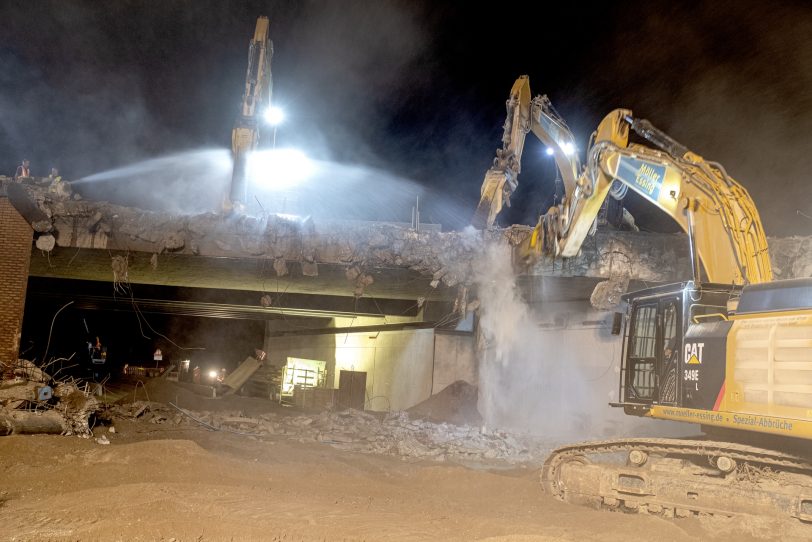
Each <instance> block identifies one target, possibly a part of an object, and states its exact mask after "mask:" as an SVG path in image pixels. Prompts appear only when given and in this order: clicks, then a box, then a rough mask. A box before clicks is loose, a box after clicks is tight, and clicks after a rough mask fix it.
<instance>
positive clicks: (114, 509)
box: [0, 398, 810, 542]
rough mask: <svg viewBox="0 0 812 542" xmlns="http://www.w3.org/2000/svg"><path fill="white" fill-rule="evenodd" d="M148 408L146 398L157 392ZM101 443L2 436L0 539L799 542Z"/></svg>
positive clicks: (270, 458) (476, 480)
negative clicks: (729, 541) (759, 541)
mask: <svg viewBox="0 0 812 542" xmlns="http://www.w3.org/2000/svg"><path fill="white" fill-rule="evenodd" d="M153 400H154V398H153ZM95 433H96V435H97V436H98V435H101V434H104V435H105V436H106V437H107V438H108V440H109V441H110V444H108V445H102V444H99V443H98V442H97V441H96V440H95V439H93V438H91V439H82V438H78V437H65V436H46V435H14V436H8V437H0V540H9V541H50V540H52V541H94V540H104V541H107V540H110V541H116V540H123V541H124V540H126V541H176V542H180V541H201V542H202V541H220V540H223V541H298V540H303V541H311V540H314V541H356V540H366V541H378V540H408V541H411V540H460V541H463V540H465V541H468V540H487V541H505V542H507V541H510V542H537V541H565V540H566V541H570V540H571V541H598V540H599V541H614V540H617V541H623V542H629V541H636V540H639V541H643V540H646V541H648V540H652V539H656V540H658V542H670V541H674V542H677V541H680V542H681V541H689V540H737V541H748V540H765V539H776V540H777V539H781V540H804V539H808V538H809V533H810V532H809V531H804V530H800V531H799V530H797V527H786V528H783V527H777V526H776V525H772V524H768V523H758V522H756V523H752V522H750V523H743V522H741V521H738V520H736V521H725V520H718V519H712V520H699V519H685V520H668V519H662V518H658V517H652V516H644V515H633V514H629V515H627V514H621V513H611V512H605V511H595V510H590V509H585V508H579V507H574V506H570V505H566V504H564V503H561V502H558V501H556V500H554V499H552V498H550V497H548V496H545V495H544V494H543V493H542V492H541V489H540V486H539V484H538V470H537V469H535V468H530V467H525V468H516V467H511V468H507V466H506V467H505V468H491V469H488V470H486V469H483V468H472V467H467V466H462V465H458V464H453V463H449V462H445V463H437V462H432V461H429V460H412V459H407V460H403V459H400V458H397V457H391V456H380V455H370V454H360V453H356V452H348V451H342V450H339V449H336V448H334V447H331V446H329V445H328V444H325V443H321V442H312V443H302V442H296V441H292V440H290V439H286V438H285V436H284V435H264V436H262V437H253V436H245V435H238V434H232V433H226V432H212V431H208V430H206V429H204V428H202V427H196V426H191V425H175V424H173V423H163V424H154V423H147V422H144V421H138V420H128V419H118V420H116V421H115V433H110V432H109V431H108V430H107V428H104V427H97V428H96V431H95Z"/></svg>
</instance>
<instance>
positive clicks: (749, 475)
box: [541, 438, 812, 523]
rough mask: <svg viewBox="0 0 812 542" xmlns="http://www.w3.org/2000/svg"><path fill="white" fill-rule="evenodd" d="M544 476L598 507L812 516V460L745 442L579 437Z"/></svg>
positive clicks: (668, 513) (566, 496)
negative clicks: (597, 439)
mask: <svg viewBox="0 0 812 542" xmlns="http://www.w3.org/2000/svg"><path fill="white" fill-rule="evenodd" d="M541 483H542V486H543V488H544V490H545V492H547V493H549V494H550V495H553V496H555V497H556V498H558V499H560V500H562V501H565V502H568V503H573V504H581V505H587V506H591V507H594V508H606V509H613V510H620V511H626V512H638V513H643V514H657V515H662V516H665V517H692V516H722V517H733V516H739V515H742V514H750V515H760V516H772V517H776V516H777V517H781V516H783V517H786V518H796V519H798V520H800V521H802V522H805V523H812V460H810V458H807V457H804V456H802V455H794V454H791V453H786V452H779V451H775V450H769V449H765V448H758V447H754V446H748V445H744V444H737V443H729V442H719V441H705V440H687V439H685V440H683V439H662V438H651V439H648V438H626V439H618V440H607V441H593V442H585V443H580V444H573V445H568V446H564V447H562V448H558V449H557V450H554V451H553V452H552V453H551V454H550V456H549V457H548V459H547V461H546V462H545V463H544V466H543V468H542V473H541Z"/></svg>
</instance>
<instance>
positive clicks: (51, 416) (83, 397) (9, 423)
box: [0, 359, 100, 437]
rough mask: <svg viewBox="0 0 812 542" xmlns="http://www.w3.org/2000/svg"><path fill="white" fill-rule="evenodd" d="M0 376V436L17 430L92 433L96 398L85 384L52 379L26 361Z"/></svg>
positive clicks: (96, 407)
mask: <svg viewBox="0 0 812 542" xmlns="http://www.w3.org/2000/svg"><path fill="white" fill-rule="evenodd" d="M1 374H2V378H0V391H2V392H3V393H0V418H2V421H0V435H9V434H17V433H61V434H63V435H79V436H83V437H87V436H90V435H91V434H92V431H91V428H90V425H89V423H90V418H91V416H93V415H94V414H95V413H96V412H98V411H99V409H100V405H99V401H98V400H97V399H96V398H95V397H94V396H93V395H92V394H91V393H90V391H89V386H87V385H85V384H81V385H80V384H79V383H78V382H77V381H74V380H73V379H69V380H56V379H54V378H53V377H51V376H50V375H49V374H47V373H46V372H45V371H43V370H42V369H41V368H39V367H37V366H36V365H35V364H34V363H32V362H31V361H28V360H23V359H21V360H18V361H17V363H16V364H15V365H14V366H13V367H12V368H11V370H10V371H3V372H2V373H1Z"/></svg>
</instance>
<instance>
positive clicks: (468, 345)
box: [264, 316, 476, 411]
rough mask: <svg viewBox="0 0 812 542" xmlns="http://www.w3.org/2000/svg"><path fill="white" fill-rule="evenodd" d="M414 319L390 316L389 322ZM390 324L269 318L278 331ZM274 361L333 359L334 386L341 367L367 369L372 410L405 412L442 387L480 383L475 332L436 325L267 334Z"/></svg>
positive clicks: (329, 365)
mask: <svg viewBox="0 0 812 542" xmlns="http://www.w3.org/2000/svg"><path fill="white" fill-rule="evenodd" d="M411 320H413V319H412V318H406V317H393V316H387V317H386V323H388V324H393V323H399V322H405V321H411ZM382 323H384V321H383V319H382V318H367V317H357V318H335V319H333V320H332V322H330V323H325V321H324V320H312V321H307V320H304V319H299V320H297V321H296V322H289V321H285V320H274V321H269V322H268V324H267V326H266V330H267V333H268V334H269V335H270V334H273V333H275V332H279V331H290V330H293V329H299V330H302V329H306V328H323V327H341V328H350V329H351V328H352V327H360V326H369V325H375V324H382ZM264 344H265V351H266V352H267V353H268V358H269V361H270V364H271V365H274V366H281V365H284V364H285V363H286V362H287V358H288V357H297V358H305V359H315V360H321V361H325V362H327V368H328V377H327V383H328V386H332V387H336V388H337V387H338V385H339V377H340V371H341V370H349V371H362V372H365V373H367V380H366V398H367V401H366V408H367V410H375V411H388V410H405V409H407V408H409V407H412V406H414V405H416V404H417V403H419V402H421V401H423V400H425V399H428V398H429V397H430V396H431V394H432V387H433V389H434V393H437V392H439V391H442V389H443V388H445V387H446V386H447V385H448V384H451V383H452V382H455V381H457V380H466V381H468V382H471V383H476V357H475V356H474V351H473V339H472V336H471V335H470V334H462V333H452V334H445V333H438V334H437V335H436V336H435V330H434V329H417V330H415V329H412V330H402V331H381V332H364V333H351V332H350V333H338V334H331V335H297V336H284V337H270V336H266V338H265V343H264Z"/></svg>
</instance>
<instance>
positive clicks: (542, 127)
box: [471, 75, 581, 229]
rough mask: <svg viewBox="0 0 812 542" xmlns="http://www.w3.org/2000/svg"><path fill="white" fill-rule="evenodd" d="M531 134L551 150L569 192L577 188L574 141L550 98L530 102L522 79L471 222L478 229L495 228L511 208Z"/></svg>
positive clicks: (514, 90) (515, 89)
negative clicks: (527, 137)
mask: <svg viewBox="0 0 812 542" xmlns="http://www.w3.org/2000/svg"><path fill="white" fill-rule="evenodd" d="M528 132H533V134H534V135H535V136H536V137H538V138H539V139H540V140H541V142H542V143H544V144H545V145H546V146H547V148H548V149H550V151H551V152H552V154H553V158H554V159H555V162H556V166H557V167H558V169H559V171H561V176H562V178H563V181H564V186H565V187H566V188H567V189H568V190H571V189H572V188H574V186H575V180H576V178H577V176H578V173H579V170H580V169H581V166H580V164H579V162H578V157H577V154H576V153H575V138H574V137H573V135H572V132H570V130H569V128H568V127H567V125H566V123H565V122H564V121H563V119H561V117H560V116H559V115H558V114H557V113H556V112H555V110H554V109H553V107H552V105H551V104H550V100H549V99H548V98H547V96H536V97H535V98H532V99H531V94H530V80H529V78H528V77H527V76H526V75H522V76H521V77H519V78H518V79H517V80H516V82H515V83H514V84H513V88H512V89H511V91H510V98H508V100H507V118H506V119H505V126H504V132H503V134H502V147H501V148H500V149H497V150H496V158H494V161H493V166H492V167H491V168H490V169H489V170H488V171H487V172H486V173H485V180H484V182H483V183H482V188H481V193H480V200H479V205H478V206H477V209H476V212H475V213H474V217H473V218H472V220H471V223H472V225H473V226H474V227H475V228H477V229H482V228H486V227H490V226H492V225H493V223H494V221H495V220H496V216H497V215H498V214H499V212H500V211H501V210H502V207H503V206H508V207H509V206H510V196H511V195H512V194H513V192H514V191H515V190H516V187H517V186H518V177H519V173H520V172H521V161H522V152H523V151H524V142H525V137H526V135H527V133H528Z"/></svg>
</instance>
